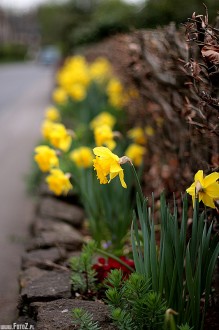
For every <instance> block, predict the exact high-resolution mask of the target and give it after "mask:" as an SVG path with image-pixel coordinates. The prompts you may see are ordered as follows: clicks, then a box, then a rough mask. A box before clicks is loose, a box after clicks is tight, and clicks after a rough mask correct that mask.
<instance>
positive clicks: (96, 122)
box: [90, 111, 116, 129]
mask: <svg viewBox="0 0 219 330" xmlns="http://www.w3.org/2000/svg"><path fill="white" fill-rule="evenodd" d="M115 123H116V118H115V117H114V116H113V115H111V114H110V113H109V112H107V111H103V112H101V113H100V114H99V115H97V116H96V117H94V119H93V120H92V121H91V122H90V128H91V129H95V128H97V127H98V126H102V125H108V126H110V127H111V128H113V126H114V125H115Z"/></svg>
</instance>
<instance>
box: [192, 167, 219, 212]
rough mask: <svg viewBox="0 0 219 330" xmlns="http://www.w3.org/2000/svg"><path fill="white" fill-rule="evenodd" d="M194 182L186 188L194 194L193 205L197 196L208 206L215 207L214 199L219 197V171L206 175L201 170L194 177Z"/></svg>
mask: <svg viewBox="0 0 219 330" xmlns="http://www.w3.org/2000/svg"><path fill="white" fill-rule="evenodd" d="M194 180H195V181H194V182H193V184H192V185H191V186H190V187H189V188H188V189H186V191H187V193H188V194H190V195H191V196H192V200H193V205H194V203H195V198H198V199H199V201H202V202H203V203H204V204H205V205H206V206H209V207H211V208H215V204H214V200H216V199H219V183H218V180H219V173H217V172H213V173H211V174H209V175H207V176H205V177H204V175H203V171H202V170H199V171H198V172H197V173H196V174H195V177H194Z"/></svg>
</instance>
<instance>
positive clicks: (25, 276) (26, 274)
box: [19, 266, 47, 289]
mask: <svg viewBox="0 0 219 330" xmlns="http://www.w3.org/2000/svg"><path fill="white" fill-rule="evenodd" d="M45 274H47V271H46V270H44V269H39V268H37V267H34V266H33V267H30V268H27V269H25V270H23V271H22V272H20V274H19V284H20V288H21V289H22V288H25V287H26V286H27V285H29V283H30V282H32V281H34V280H36V279H38V278H40V277H41V276H43V275H45Z"/></svg>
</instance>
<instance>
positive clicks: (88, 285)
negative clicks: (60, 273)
mask: <svg viewBox="0 0 219 330" xmlns="http://www.w3.org/2000/svg"><path fill="white" fill-rule="evenodd" d="M95 248H96V245H95V243H94V242H93V241H90V242H89V243H88V244H86V245H83V248H82V252H81V254H80V256H78V257H72V258H71V259H70V267H71V272H72V273H71V283H72V287H73V291H78V292H80V293H81V294H88V293H90V292H96V290H97V287H96V272H95V270H94V269H93V268H92V257H93V254H94V251H95Z"/></svg>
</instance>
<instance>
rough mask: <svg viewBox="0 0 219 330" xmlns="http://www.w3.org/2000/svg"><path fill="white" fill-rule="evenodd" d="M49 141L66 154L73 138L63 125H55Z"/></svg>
mask: <svg viewBox="0 0 219 330" xmlns="http://www.w3.org/2000/svg"><path fill="white" fill-rule="evenodd" d="M49 141H50V143H51V144H52V145H53V146H54V147H55V148H58V149H60V150H62V151H65V152H66V151H68V150H69V148H70V146H71V142H72V137H71V135H70V134H69V133H68V131H67V130H66V128H65V126H64V125H63V124H53V127H52V130H51V131H50V133H49Z"/></svg>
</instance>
